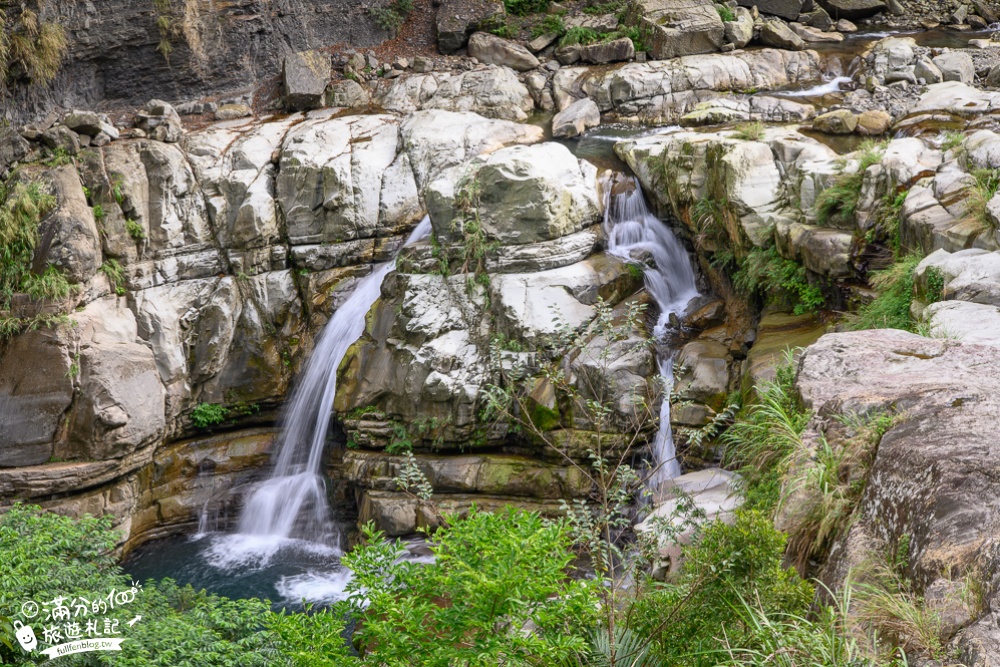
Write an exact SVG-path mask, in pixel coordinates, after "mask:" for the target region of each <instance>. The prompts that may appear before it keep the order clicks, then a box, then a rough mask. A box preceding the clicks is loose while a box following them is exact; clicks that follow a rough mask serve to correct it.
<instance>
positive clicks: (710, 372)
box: [674, 340, 732, 412]
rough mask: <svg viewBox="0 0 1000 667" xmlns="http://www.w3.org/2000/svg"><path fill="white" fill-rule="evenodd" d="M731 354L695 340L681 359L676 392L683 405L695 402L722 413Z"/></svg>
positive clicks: (725, 348) (678, 360)
mask: <svg viewBox="0 0 1000 667" xmlns="http://www.w3.org/2000/svg"><path fill="white" fill-rule="evenodd" d="M731 361H732V360H731V359H730V357H729V350H728V348H727V347H726V346H725V345H722V344H721V343H716V342H714V341H710V340H695V341H692V342H690V343H688V344H687V345H685V346H684V347H683V348H681V352H680V354H679V355H678V357H677V364H678V370H679V373H678V374H677V382H676V385H675V387H674V391H675V392H676V394H677V396H679V397H680V398H681V400H683V401H692V402H694V403H699V404H701V405H704V406H707V407H708V408H710V409H712V410H714V411H716V412H718V411H719V410H722V409H723V407H724V406H725V403H726V394H727V392H728V387H729V365H730V363H731Z"/></svg>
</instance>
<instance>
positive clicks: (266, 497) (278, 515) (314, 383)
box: [239, 217, 431, 544]
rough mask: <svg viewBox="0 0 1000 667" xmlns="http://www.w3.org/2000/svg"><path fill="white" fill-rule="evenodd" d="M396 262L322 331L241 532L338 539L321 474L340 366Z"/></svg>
mask: <svg viewBox="0 0 1000 667" xmlns="http://www.w3.org/2000/svg"><path fill="white" fill-rule="evenodd" d="M430 228H431V223H430V219H429V218H427V217H425V218H424V219H423V221H421V223H420V224H419V225H417V228H416V229H414V230H413V233H412V234H410V237H409V238H408V239H407V240H406V243H405V244H404V245H409V244H411V243H414V242H416V241H419V240H421V239H423V238H425V237H426V236H427V235H428V234H429V233H430ZM395 263H396V260H395V258H393V260H391V261H389V262H385V263H383V264H380V265H379V266H377V267H376V268H375V270H374V271H372V272H371V273H370V274H369V275H367V276H365V278H363V279H362V280H361V281H360V282H359V283H358V285H357V287H356V288H355V290H354V292H352V293H351V296H350V297H349V298H348V299H347V301H345V302H344V305H342V306H341V307H340V308H338V309H337V311H336V312H335V313H334V314H333V317H332V318H331V319H330V321H329V322H328V323H327V324H326V327H325V328H324V329H323V332H322V334H320V337H319V341H318V342H317V344H316V349H315V350H314V351H313V354H312V356H311V357H310V358H309V361H308V362H307V363H306V367H305V371H304V372H303V374H302V377H301V379H300V380H299V383H298V386H297V387H296V389H295V391H294V392H293V394H292V398H291V400H290V401H289V403H288V406H287V408H286V410H285V414H284V418H283V420H282V423H283V426H282V430H281V434H280V436H279V438H278V457H277V459H276V461H275V466H274V471H273V472H272V473H271V477H270V478H269V479H268V480H266V481H265V482H263V483H262V484H260V485H259V486H257V488H256V489H254V492H253V494H252V495H251V496H250V497H249V498H248V499H247V502H246V505H245V506H244V508H243V513H242V515H241V516H240V523H239V532H240V533H242V534H245V535H258V536H269V537H273V538H300V539H304V540H308V541H311V542H321V543H325V544H331V543H333V542H335V541H336V540H337V538H338V535H337V531H336V529H335V527H334V526H333V523H332V522H331V521H330V517H329V508H328V507H327V499H326V482H325V478H324V476H323V475H322V474H321V473H320V466H321V464H322V457H323V449H324V447H325V445H326V436H327V431H328V430H329V427H330V411H331V406H332V405H333V399H334V396H335V395H336V392H337V369H338V368H339V367H340V362H341V361H342V360H343V359H344V355H345V354H347V349H348V348H349V347H350V346H351V345H353V344H354V342H355V341H357V340H358V338H360V337H361V334H362V333H363V332H364V327H365V315H366V314H367V313H368V311H369V309H371V307H372V304H373V303H375V301H376V299H378V297H379V290H380V288H381V285H382V280H383V278H385V276H386V274H387V273H389V272H390V271H391V270H392V269H393V268H394V267H395Z"/></svg>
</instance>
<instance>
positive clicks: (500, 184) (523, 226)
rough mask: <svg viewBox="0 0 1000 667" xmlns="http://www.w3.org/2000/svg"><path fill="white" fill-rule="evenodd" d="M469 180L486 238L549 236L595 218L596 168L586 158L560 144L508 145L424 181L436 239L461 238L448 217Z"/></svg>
mask: <svg viewBox="0 0 1000 667" xmlns="http://www.w3.org/2000/svg"><path fill="white" fill-rule="evenodd" d="M473 181H475V182H476V183H477V185H478V198H479V201H480V206H479V218H480V223H481V225H482V227H483V231H484V232H485V234H486V238H487V239H488V240H490V241H497V242H499V243H501V244H503V245H520V244H524V243H536V242H539V241H547V240H551V239H555V238H558V237H560V236H565V235H567V234H571V233H573V232H577V231H580V230H582V229H583V228H584V227H587V226H589V225H592V224H594V223H595V222H598V221H599V220H600V216H601V210H602V208H603V207H602V204H601V200H600V198H599V196H598V193H597V170H596V169H595V168H594V167H593V166H592V165H590V163H588V162H583V161H580V160H578V159H577V158H575V157H574V156H573V154H572V153H570V152H569V149H567V148H566V147H564V146H562V145H560V144H555V143H545V144H538V145H535V146H512V147H510V148H503V149H501V150H498V151H496V152H494V153H491V154H489V155H485V156H482V157H479V158H476V159H475V160H473V161H472V162H471V163H469V164H468V165H467V166H463V167H458V168H456V169H455V170H449V171H448V172H445V173H444V174H443V175H442V176H441V177H440V178H438V179H437V180H435V181H434V182H433V183H431V184H430V185H429V186H428V188H427V191H426V193H425V198H426V202H427V211H428V213H429V214H430V217H431V223H432V224H433V225H434V234H435V237H436V238H437V239H438V241H439V242H441V243H449V242H453V241H458V240H460V239H461V238H462V237H461V230H460V229H456V228H455V227H454V221H455V220H456V218H457V217H458V215H459V210H458V201H459V200H460V199H461V198H462V196H463V195H462V188H463V187H464V186H467V184H469V183H471V182H473ZM456 234H458V235H459V236H457V237H456Z"/></svg>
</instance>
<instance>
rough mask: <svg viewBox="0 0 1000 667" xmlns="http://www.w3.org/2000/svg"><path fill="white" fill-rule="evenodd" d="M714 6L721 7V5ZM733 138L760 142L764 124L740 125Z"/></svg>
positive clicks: (757, 122) (756, 122)
mask: <svg viewBox="0 0 1000 667" xmlns="http://www.w3.org/2000/svg"><path fill="white" fill-rule="evenodd" d="M716 6H717V7H721V6H722V5H716ZM733 136H734V137H736V138H737V139H742V140H743V141H760V140H761V139H762V138H763V137H764V124H763V123H761V122H760V121H759V120H755V121H753V122H750V123H740V124H739V125H737V126H736V132H735V134H733Z"/></svg>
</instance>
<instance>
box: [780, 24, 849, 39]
mask: <svg viewBox="0 0 1000 667" xmlns="http://www.w3.org/2000/svg"><path fill="white" fill-rule="evenodd" d="M788 25H789V27H790V28H791V29H792V31H793V32H795V34H796V35H798V36H799V37H801V38H802V41H803V42H810V43H814V42H833V43H837V42H842V41H844V36H843V35H841V34H840V33H839V32H824V31H822V30H820V29H819V28H812V27H809V26H804V25H802V24H801V23H789V24H788Z"/></svg>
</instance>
